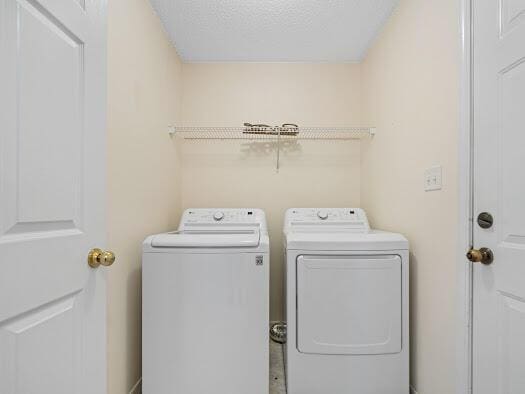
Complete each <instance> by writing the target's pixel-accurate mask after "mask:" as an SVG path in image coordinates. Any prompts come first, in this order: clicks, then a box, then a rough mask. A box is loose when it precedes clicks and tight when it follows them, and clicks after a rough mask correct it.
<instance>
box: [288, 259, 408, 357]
mask: <svg viewBox="0 0 525 394" xmlns="http://www.w3.org/2000/svg"><path fill="white" fill-rule="evenodd" d="M401 270H402V267H401V257H400V256H398V255H361V256H333V255H332V256H308V255H301V256H299V257H298V258H297V349H298V350H299V352H301V353H314V354H387V353H398V352H400V351H401V346H402V344H401V316H402V313H401V297H402V293H401V289H402V276H401Z"/></svg>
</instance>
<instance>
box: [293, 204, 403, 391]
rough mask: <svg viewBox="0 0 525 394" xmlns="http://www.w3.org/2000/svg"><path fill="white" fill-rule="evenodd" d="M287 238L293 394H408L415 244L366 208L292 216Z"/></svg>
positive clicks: (309, 211)
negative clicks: (375, 220) (384, 227)
mask: <svg viewBox="0 0 525 394" xmlns="http://www.w3.org/2000/svg"><path fill="white" fill-rule="evenodd" d="M284 234H285V250H286V276H287V278H286V286H287V289H286V295H287V297H286V319H287V323H288V340H287V344H286V377H287V379H286V382H287V389H288V390H287V393H288V394H320V393H329V394H406V393H408V392H409V337H408V241H407V240H406V239H405V238H404V237H403V236H402V235H400V234H395V233H387V232H381V231H376V230H370V226H369V224H368V220H367V217H366V214H365V212H364V211H363V210H362V209H358V208H326V209H323V208H294V209H289V210H288V211H287V212H286V217H285V224H284Z"/></svg>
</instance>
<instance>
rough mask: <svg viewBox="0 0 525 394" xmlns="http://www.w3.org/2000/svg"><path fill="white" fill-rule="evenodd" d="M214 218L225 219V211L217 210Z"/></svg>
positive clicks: (217, 219)
mask: <svg viewBox="0 0 525 394" xmlns="http://www.w3.org/2000/svg"><path fill="white" fill-rule="evenodd" d="M213 219H215V220H216V221H219V220H222V219H224V212H221V211H217V212H215V213H214V214H213Z"/></svg>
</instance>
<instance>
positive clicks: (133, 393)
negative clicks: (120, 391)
mask: <svg viewBox="0 0 525 394" xmlns="http://www.w3.org/2000/svg"><path fill="white" fill-rule="evenodd" d="M129 394H142V378H140V379H139V380H138V381H137V383H135V385H134V386H133V388H132V389H131V390H130V391H129ZM416 394H417V393H416Z"/></svg>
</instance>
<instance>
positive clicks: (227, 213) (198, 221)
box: [179, 208, 266, 230]
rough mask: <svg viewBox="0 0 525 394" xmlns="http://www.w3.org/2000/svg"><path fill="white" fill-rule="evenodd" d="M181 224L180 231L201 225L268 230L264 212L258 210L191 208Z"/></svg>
mask: <svg viewBox="0 0 525 394" xmlns="http://www.w3.org/2000/svg"><path fill="white" fill-rule="evenodd" d="M180 223H181V224H180V228H179V229H180V230H182V229H184V228H187V227H194V226H199V225H203V226H219V225H224V226H225V227H231V226H240V227H244V226H247V227H252V226H258V227H260V228H261V229H266V219H265V216H264V212H263V211H262V210H260V209H256V208H254V209H251V208H190V209H187V210H185V211H184V213H183V215H182V218H181V221H180Z"/></svg>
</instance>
